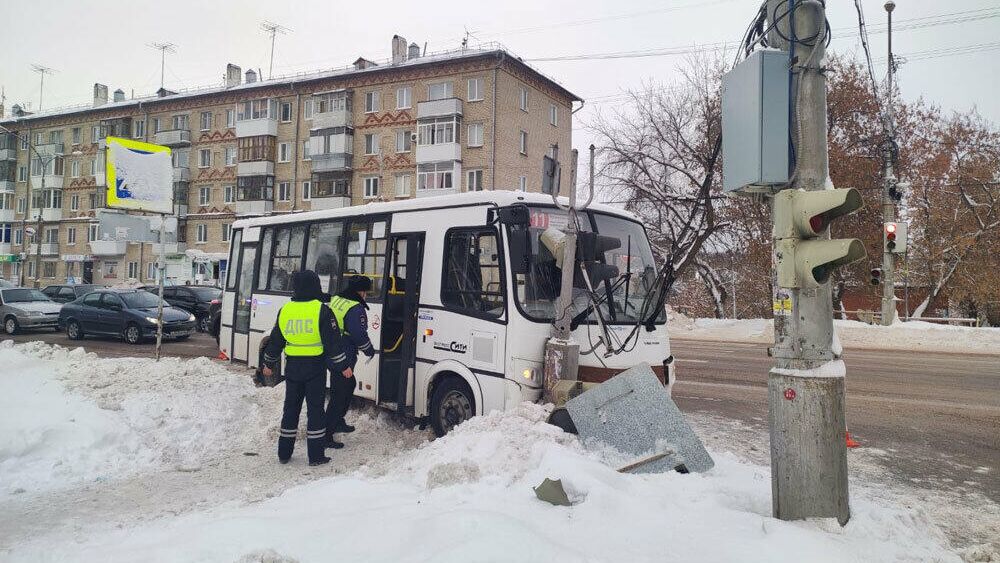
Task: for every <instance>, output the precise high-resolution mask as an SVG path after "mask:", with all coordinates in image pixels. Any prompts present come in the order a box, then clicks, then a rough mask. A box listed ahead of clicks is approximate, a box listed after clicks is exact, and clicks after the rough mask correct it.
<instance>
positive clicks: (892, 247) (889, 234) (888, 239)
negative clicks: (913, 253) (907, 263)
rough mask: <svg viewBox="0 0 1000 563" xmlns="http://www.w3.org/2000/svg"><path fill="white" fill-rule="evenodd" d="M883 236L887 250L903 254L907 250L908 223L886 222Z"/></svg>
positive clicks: (883, 227)
mask: <svg viewBox="0 0 1000 563" xmlns="http://www.w3.org/2000/svg"><path fill="white" fill-rule="evenodd" d="M882 238H883V242H884V245H885V251H886V252H893V253H895V254H903V253H905V252H906V223H894V222H890V223H885V224H884V225H883V226H882Z"/></svg>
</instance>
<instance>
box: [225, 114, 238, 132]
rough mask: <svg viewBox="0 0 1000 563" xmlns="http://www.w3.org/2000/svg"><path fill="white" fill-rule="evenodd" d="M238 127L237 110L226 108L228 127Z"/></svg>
mask: <svg viewBox="0 0 1000 563" xmlns="http://www.w3.org/2000/svg"><path fill="white" fill-rule="evenodd" d="M233 127H236V110H234V109H227V110H226V128H228V129H232V128H233Z"/></svg>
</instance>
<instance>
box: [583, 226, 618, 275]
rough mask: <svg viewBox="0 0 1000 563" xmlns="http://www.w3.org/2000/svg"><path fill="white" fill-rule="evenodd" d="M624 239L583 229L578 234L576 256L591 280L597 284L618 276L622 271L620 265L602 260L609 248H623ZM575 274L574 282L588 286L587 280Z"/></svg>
mask: <svg viewBox="0 0 1000 563" xmlns="http://www.w3.org/2000/svg"><path fill="white" fill-rule="evenodd" d="M621 246H622V241H621V239H620V238H618V237H609V236H605V235H599V234H597V233H591V232H585V231H581V232H578V233H577V234H576V258H577V260H579V261H580V262H581V263H582V264H583V267H584V268H585V269H586V270H587V276H588V277H590V282H591V283H592V284H593V285H597V283H598V282H601V281H604V280H610V279H614V278H617V277H618V275H619V274H620V273H621V272H620V271H619V270H618V266H615V265H613V264H605V263H603V262H601V259H602V258H603V257H604V253H605V252H607V251H609V250H614V249H616V248H621ZM576 278H579V276H578V275H575V276H574V281H573V284H574V285H575V286H576V287H586V282H584V281H583V280H582V279H576Z"/></svg>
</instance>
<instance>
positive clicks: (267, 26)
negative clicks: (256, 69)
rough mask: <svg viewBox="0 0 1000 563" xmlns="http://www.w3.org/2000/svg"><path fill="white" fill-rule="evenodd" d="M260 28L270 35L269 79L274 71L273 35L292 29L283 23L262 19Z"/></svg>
mask: <svg viewBox="0 0 1000 563" xmlns="http://www.w3.org/2000/svg"><path fill="white" fill-rule="evenodd" d="M260 28H261V29H262V30H263V31H264V32H265V33H268V34H270V35H271V64H270V66H268V67H267V79H268V80H270V79H271V75H272V74H273V73H274V37H275V36H276V35H278V34H279V33H280V34H282V35H284V34H286V33H289V32H290V31H292V30H291V29H288V28H287V27H285V26H283V25H279V24H276V23H274V22H271V21H267V20H264V21H263V22H261V24H260Z"/></svg>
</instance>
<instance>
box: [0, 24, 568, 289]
mask: <svg viewBox="0 0 1000 563" xmlns="http://www.w3.org/2000/svg"><path fill="white" fill-rule="evenodd" d="M225 76H226V79H225V85H224V86H219V87H216V88H209V89H201V90H194V91H190V92H179V93H178V92H171V91H168V90H164V89H161V90H160V91H158V92H157V94H156V95H155V96H151V97H147V98H137V99H126V97H125V94H124V92H122V91H121V90H118V91H116V92H114V93H113V94H112V96H111V98H110V99H109V96H108V89H107V87H106V86H104V85H102V84H95V85H94V100H93V104H92V106H89V107H84V108H77V109H70V110H61V111H48V112H44V113H34V114H31V113H27V112H25V111H23V110H21V109H20V108H17V107H16V106H15V108H13V109H14V115H12V116H11V117H9V118H5V119H0V125H2V126H3V127H5V128H6V129H9V130H10V131H13V132H14V134H6V135H2V136H0V277H2V278H6V279H13V280H15V281H17V280H20V279H21V275H22V271H21V268H22V267H23V268H24V272H23V274H24V279H25V283H30V282H31V281H33V280H34V279H35V278H36V277H38V278H40V280H41V283H42V284H43V285H44V284H48V283H55V282H62V281H64V280H67V279H70V280H79V281H92V282H94V283H108V284H114V283H121V282H126V281H129V280H135V281H137V282H140V283H145V282H152V281H154V280H155V276H156V270H155V262H156V258H157V255H158V252H159V245H160V244H163V245H164V250H165V252H166V254H167V256H168V259H167V278H168V279H169V280H172V281H175V282H177V283H183V282H185V281H189V280H194V281H212V280H218V279H219V278H220V276H221V275H222V274H223V272H224V271H225V268H226V264H225V261H226V252H227V249H228V240H229V233H230V228H231V225H232V222H233V221H234V220H235V219H237V218H239V217H244V216H260V215H269V214H273V213H294V212H300V211H308V210H313V209H330V208H336V207H343V206H348V205H359V204H363V203H365V202H368V201H374V200H380V201H385V200H393V199H399V198H412V197H425V196H436V195H446V194H452V193H458V192H461V191H470V190H491V189H510V190H523V191H539V190H540V189H541V182H542V160H543V156H544V155H546V154H551V150H552V147H553V146H554V145H558V147H559V148H560V149H561V150H560V151H559V152H558V157H559V160H560V161H562V163H563V164H564V165H566V164H568V162H569V154H570V151H569V149H570V147H571V146H572V145H571V142H572V110H573V104H574V103H575V102H580V101H581V100H580V99H579V98H578V97H576V96H575V95H574V94H572V93H571V92H569V91H568V90H566V89H565V88H564V87H562V86H560V85H559V84H558V83H557V82H555V81H554V80H552V79H550V78H548V77H546V76H544V75H543V74H541V73H539V72H538V71H536V70H534V69H533V68H531V67H530V66H528V65H527V64H525V63H523V62H522V61H521V60H520V59H519V58H517V57H516V56H513V55H511V54H510V53H508V52H506V51H505V50H503V49H501V48H485V49H462V50H457V51H452V52H445V53H438V54H432V55H426V54H423V53H421V50H420V48H419V47H418V46H417V45H416V44H410V45H407V43H406V40H405V39H403V38H401V37H399V36H395V37H393V40H392V58H391V59H390V60H387V61H384V62H382V63H375V62H372V61H369V60H366V59H364V58H360V59H358V60H357V61H355V62H354V64H353V65H352V66H350V67H348V68H345V69H340V70H333V71H325V72H319V73H314V74H306V75H301V76H296V77H291V78H280V79H274V80H261V79H260V76H259V73H258V71H255V70H253V69H250V70H247V71H246V72H243V70H242V69H241V68H239V67H237V66H235V65H232V64H230V65H228V66H227V68H226V74H225ZM107 136H120V137H129V138H134V139H139V140H144V141H147V142H152V143H156V144H160V145H166V146H169V147H171V148H172V152H173V164H174V204H175V205H174V210H175V215H174V216H173V217H171V218H170V219H168V220H167V223H166V224H165V225H164V227H165V229H166V235H165V236H164V239H163V240H162V241H161V240H160V239H159V230H158V229H159V218H158V217H153V216H140V215H135V214H131V215H128V214H125V213H123V212H121V211H117V210H112V209H108V208H106V207H105V201H104V191H105V176H104V142H103V140H104V139H105V137H107ZM39 255H40V257H41V259H40V266H39V267H38V271H36V267H35V262H36V257H38V256H39ZM25 257H27V258H25Z"/></svg>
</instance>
